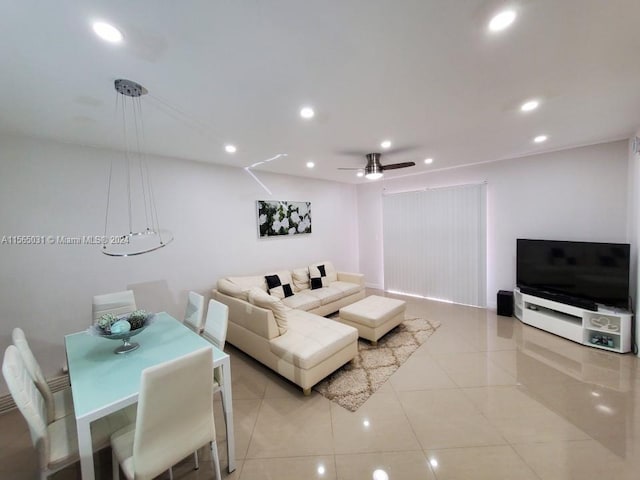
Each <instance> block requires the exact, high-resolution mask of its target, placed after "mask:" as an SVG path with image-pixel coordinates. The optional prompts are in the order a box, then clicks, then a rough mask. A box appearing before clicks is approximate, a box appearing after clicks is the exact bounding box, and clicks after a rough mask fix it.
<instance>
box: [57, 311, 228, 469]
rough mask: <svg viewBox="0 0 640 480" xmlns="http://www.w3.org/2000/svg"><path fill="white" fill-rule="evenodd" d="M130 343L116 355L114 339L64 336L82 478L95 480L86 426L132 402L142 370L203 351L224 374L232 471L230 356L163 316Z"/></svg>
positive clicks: (168, 317)
mask: <svg viewBox="0 0 640 480" xmlns="http://www.w3.org/2000/svg"><path fill="white" fill-rule="evenodd" d="M134 340H135V342H136V343H139V344H140V348H138V349H136V350H133V351H131V352H128V353H125V354H121V355H118V354H116V353H114V348H115V347H117V346H118V342H117V341H115V340H110V339H105V338H102V337H98V336H92V335H90V334H88V333H87V332H79V333H74V334H71V335H67V336H66V337H65V347H66V352H67V362H68V365H69V379H70V381H71V392H72V396H73V407H74V411H75V417H76V424H77V429H78V448H79V453H80V467H81V471H82V478H83V479H84V480H93V479H94V478H95V472H94V466H93V451H92V444H91V429H90V428H91V422H92V421H95V420H97V419H99V418H101V417H104V416H106V415H109V414H110V413H113V412H116V411H118V410H120V409H122V408H124V407H127V406H129V405H132V404H134V403H136V402H137V400H138V393H139V388H140V378H141V373H142V371H143V370H144V369H145V368H148V367H151V366H153V365H157V364H159V363H163V362H166V361H169V360H173V359H175V358H178V357H180V356H182V355H185V354H187V353H190V352H193V351H195V350H198V349H200V348H203V347H212V349H213V362H214V366H215V367H218V366H221V367H222V369H223V376H222V378H223V379H224V382H223V384H222V385H221V387H222V388H221V391H222V401H223V403H224V406H225V408H224V411H225V424H226V430H227V453H228V458H229V472H232V471H233V470H235V452H234V450H235V448H234V439H233V408H232V399H231V370H230V361H229V355H228V354H226V353H224V352H223V351H221V350H220V349H218V348H216V347H215V346H214V345H212V344H211V343H210V342H208V341H207V340H205V339H204V338H202V337H201V336H199V335H198V334H196V333H195V332H193V331H192V330H190V329H189V328H187V327H186V326H184V325H183V324H182V323H181V322H180V321H178V320H176V319H175V318H173V317H171V316H170V315H169V314H167V313H164V312H162V313H159V314H157V315H156V318H155V321H153V322H152V323H151V325H149V326H148V327H147V328H146V329H145V330H144V331H143V332H141V333H139V334H138V335H136V336H135V339H134ZM212 375H213V372H212Z"/></svg>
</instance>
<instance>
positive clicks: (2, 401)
mask: <svg viewBox="0 0 640 480" xmlns="http://www.w3.org/2000/svg"><path fill="white" fill-rule="evenodd" d="M47 384H48V385H49V388H50V389H51V391H52V392H54V393H55V392H59V391H61V390H64V389H65V388H69V387H70V384H69V375H60V376H59V377H53V378H50V379H49V380H47ZM14 408H16V403H15V402H14V401H13V397H12V396H11V394H10V393H7V394H5V395H2V396H1V397H0V415H1V414H3V413H7V412H10V411H11V410H13V409H14Z"/></svg>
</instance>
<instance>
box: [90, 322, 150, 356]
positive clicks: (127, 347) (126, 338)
mask: <svg viewBox="0 0 640 480" xmlns="http://www.w3.org/2000/svg"><path fill="white" fill-rule="evenodd" d="M135 313H138V312H135ZM144 315H145V317H144V320H140V314H139V313H138V316H137V317H136V320H135V321H131V323H133V324H134V325H135V326H137V328H131V329H130V330H127V331H119V332H111V330H110V327H113V325H114V324H115V323H116V322H120V321H121V320H127V321H130V318H131V317H132V314H130V313H127V314H125V315H119V316H117V317H115V318H116V321H115V322H113V323H111V324H109V325H108V326H107V327H106V328H103V327H102V326H100V325H99V323H100V322H99V321H98V322H96V323H95V324H94V325H91V326H90V327H89V329H88V330H87V332H88V333H89V334H90V335H94V336H96V337H101V338H108V339H109V340H122V345H120V346H118V347H117V348H116V349H115V350H114V353H128V352H133V351H134V350H136V349H138V348H139V347H140V344H139V343H136V342H131V341H130V340H131V337H134V336H136V335H138V334H139V333H140V332H142V331H143V330H144V329H145V328H147V327H148V326H149V325H151V324H152V323H153V321H154V320H155V314H153V313H146V312H145V313H144ZM101 318H102V317H101ZM107 323H108V322H107Z"/></svg>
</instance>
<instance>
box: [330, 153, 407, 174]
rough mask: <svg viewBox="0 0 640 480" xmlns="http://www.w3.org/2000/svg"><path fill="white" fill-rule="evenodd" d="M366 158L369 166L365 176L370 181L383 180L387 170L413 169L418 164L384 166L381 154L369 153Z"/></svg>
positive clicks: (365, 169)
mask: <svg viewBox="0 0 640 480" xmlns="http://www.w3.org/2000/svg"><path fill="white" fill-rule="evenodd" d="M365 156H366V157H367V164H366V165H365V167H364V176H365V177H367V178H368V179H369V180H377V179H378V178H381V177H382V175H383V174H384V173H383V172H384V171H385V170H395V169H397V168H406V167H413V166H415V164H416V162H401V163H391V164H388V165H382V164H381V163H380V157H382V154H381V153H367V154H366V155H365ZM338 170H362V168H338Z"/></svg>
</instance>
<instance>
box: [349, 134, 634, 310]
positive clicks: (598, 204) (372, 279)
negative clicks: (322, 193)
mask: <svg viewBox="0 0 640 480" xmlns="http://www.w3.org/2000/svg"><path fill="white" fill-rule="evenodd" d="M627 148H628V145H627V142H626V141H619V142H613V143H607V144H600V145H595V146H589V147H582V148H575V149H571V150H565V151H561V152H555V153H548V154H543V155H536V156H530V157H525V158H518V159H512V160H505V161H497V162H492V163H486V164H481V165H476V166H469V167H462V168H455V169H449V170H442V171H438V172H433V173H430V174H423V175H414V176H406V177H403V178H398V179H395V180H385V181H381V182H375V183H369V184H362V185H359V186H358V227H359V232H360V234H359V245H360V271H361V272H363V273H365V276H366V279H367V282H368V283H369V284H370V285H371V286H375V287H377V288H381V287H382V285H383V283H384V271H383V256H382V248H383V246H382V207H381V204H382V202H381V198H382V197H381V195H382V193H383V191H387V192H398V191H407V190H417V189H420V188H426V187H439V186H447V185H461V184H467V183H480V182H484V181H486V182H487V237H488V238H487V305H489V306H491V307H495V305H496V292H497V291H498V290H503V289H504V290H512V289H513V287H514V285H515V274H516V238H543V239H556V240H584V241H603V242H627V241H628V239H627V188H628V186H627V172H628V151H627Z"/></svg>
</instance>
